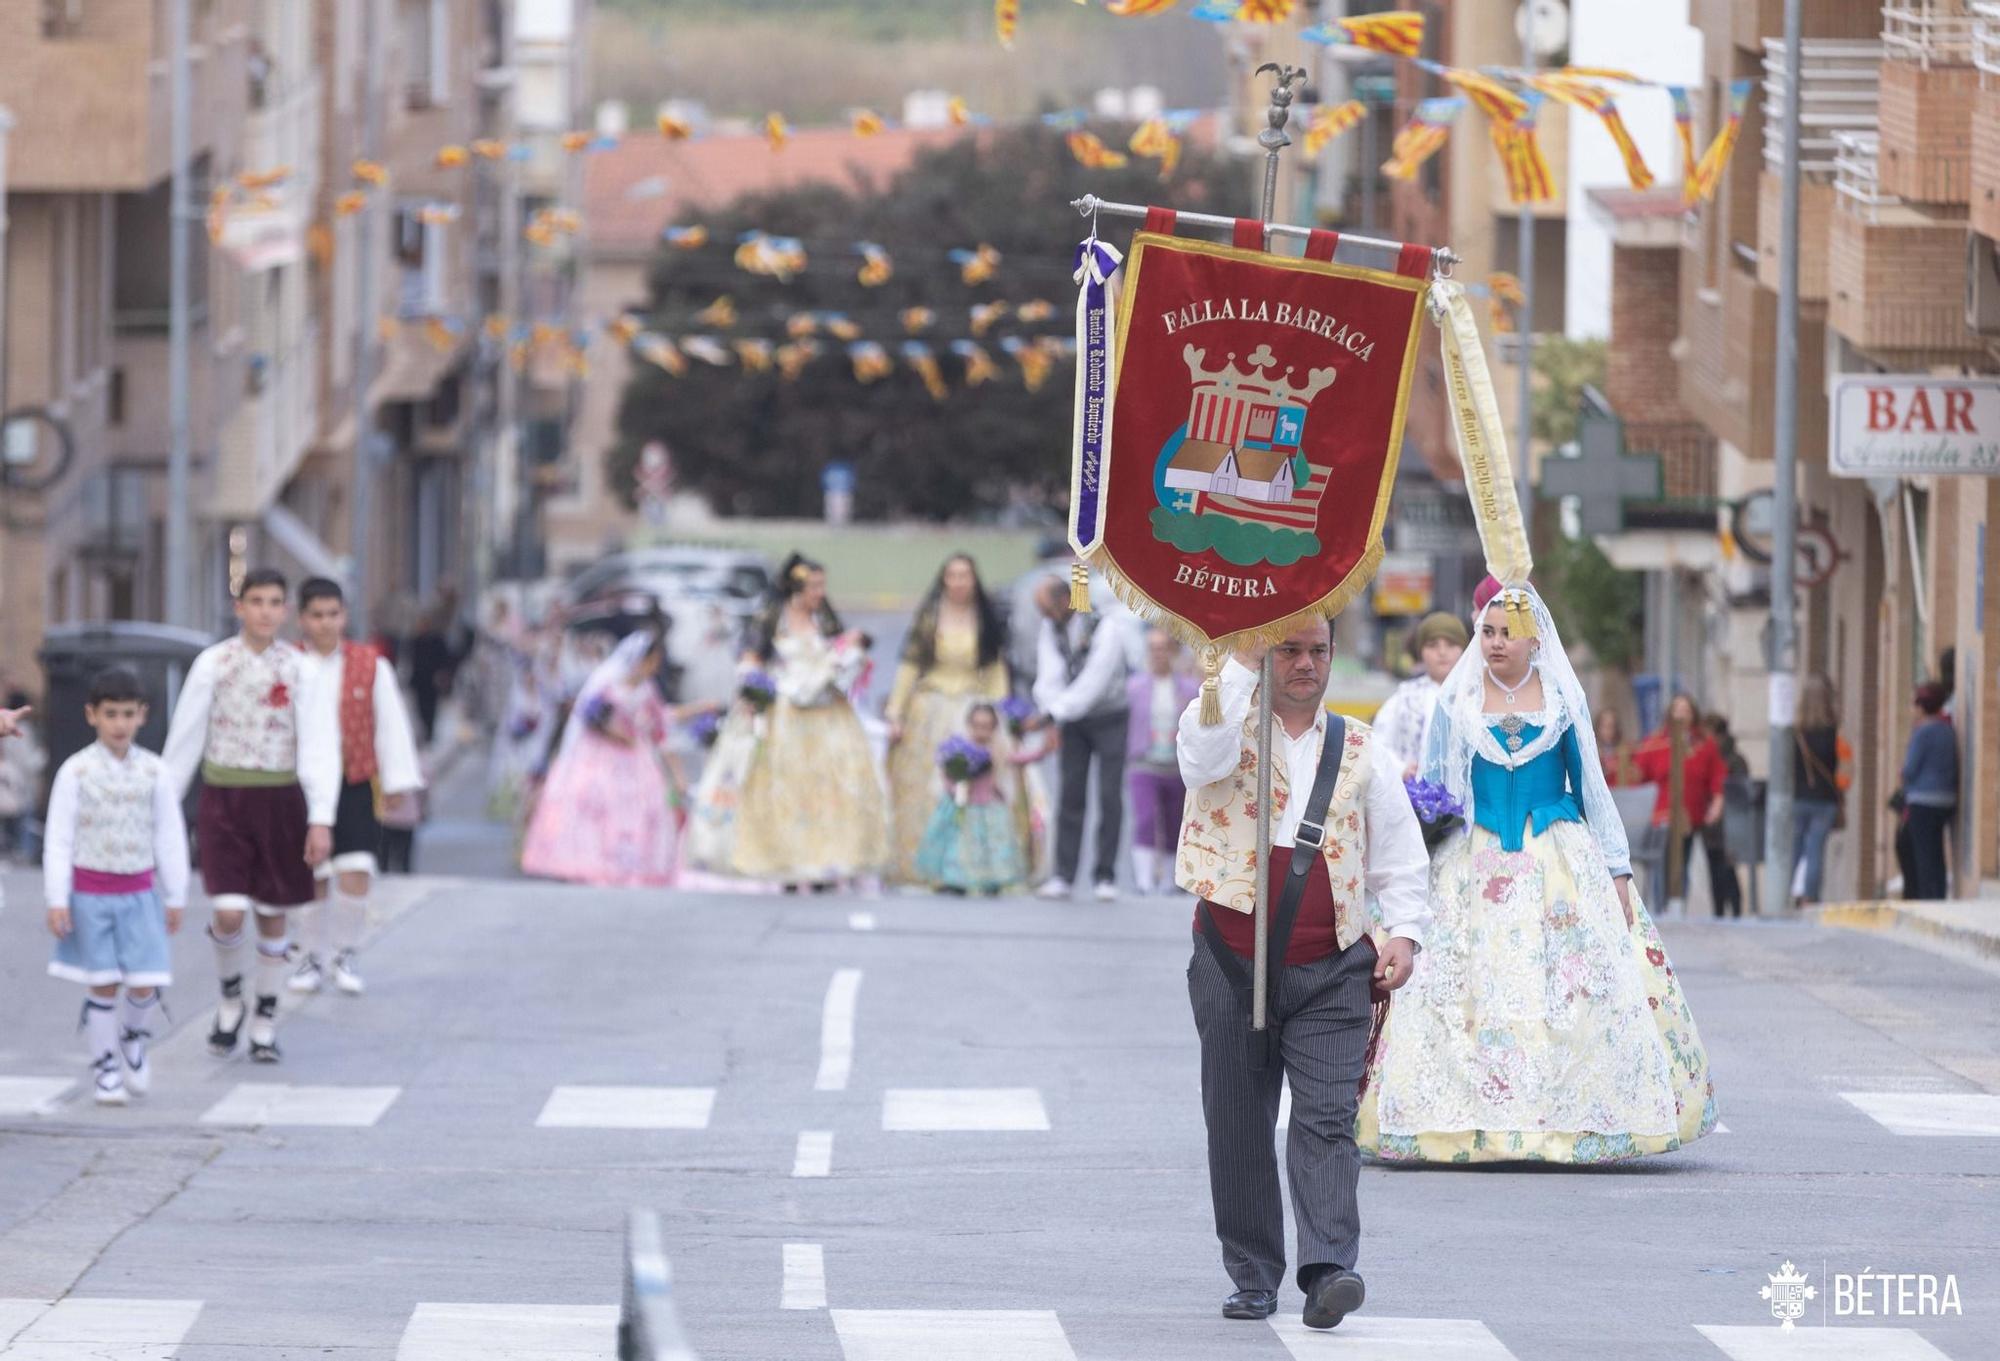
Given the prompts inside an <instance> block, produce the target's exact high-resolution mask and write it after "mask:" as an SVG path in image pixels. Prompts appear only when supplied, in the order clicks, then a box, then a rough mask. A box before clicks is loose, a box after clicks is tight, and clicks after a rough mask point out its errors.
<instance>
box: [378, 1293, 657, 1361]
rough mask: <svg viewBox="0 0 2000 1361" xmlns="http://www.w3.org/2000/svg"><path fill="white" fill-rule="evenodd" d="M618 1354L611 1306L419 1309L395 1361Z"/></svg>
mask: <svg viewBox="0 0 2000 1361" xmlns="http://www.w3.org/2000/svg"><path fill="white" fill-rule="evenodd" d="M617 1349H618V1306H617V1305H615V1304H420V1305H418V1306H417V1307H416V1310H415V1312H413V1313H412V1314H411V1315H410V1321H409V1323H408V1324H407V1325H406V1326H405V1327H404V1328H403V1340H402V1341H401V1342H399V1343H398V1344H397V1345H396V1361H600V1358H603V1357H606V1356H610V1355H612V1354H614V1353H615V1352H616V1351H617Z"/></svg>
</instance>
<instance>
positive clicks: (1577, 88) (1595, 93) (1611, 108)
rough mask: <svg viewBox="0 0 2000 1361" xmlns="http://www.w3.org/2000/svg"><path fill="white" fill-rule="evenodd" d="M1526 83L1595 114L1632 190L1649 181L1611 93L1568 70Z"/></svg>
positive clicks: (1534, 78) (1649, 172) (1642, 158)
mask: <svg viewBox="0 0 2000 1361" xmlns="http://www.w3.org/2000/svg"><path fill="white" fill-rule="evenodd" d="M1528 83H1529V84H1530V85H1532V86H1533V87H1534V88H1535V89H1537V90H1540V91H1541V92H1542V93H1543V94H1545V95H1548V96H1549V97H1550V98H1551V99H1556V100H1560V101H1561V102H1563V103H1565V104H1568V105H1570V106H1571V107H1572V108H1578V109H1582V110H1583V111H1584V112H1586V113H1594V114H1596V115H1597V118H1598V121H1599V122H1601V123H1602V124H1603V125H1604V130H1605V131H1606V132H1607V133H1609V134H1611V140H1612V142H1613V143H1614V144H1615V145H1616V146H1617V148H1618V154H1619V156H1621V157H1622V158H1623V159H1624V161H1625V178H1626V180H1627V181H1628V182H1629V183H1630V184H1631V186H1632V187H1633V188H1634V189H1644V188H1646V187H1648V186H1649V185H1651V184H1652V182H1653V172H1652V171H1651V170H1650V169H1648V168H1647V166H1646V158H1645V157H1644V156H1642V155H1641V154H1640V153H1639V147H1638V145H1637V144H1636V143H1635V142H1633V140H1632V133H1631V131H1630V130H1629V129H1628V128H1627V127H1626V126H1625V120H1624V119H1623V118H1621V117H1620V116H1619V114H1618V106H1617V105H1616V104H1615V103H1613V102H1612V99H1611V92H1610V91H1609V90H1607V89H1605V88H1604V87H1603V86H1601V85H1593V84H1591V83H1590V82H1589V81H1586V80H1582V79H1580V78H1578V77H1576V76H1575V75H1572V74H1571V73H1569V72H1549V73H1547V74H1544V75H1538V76H1532V77H1530V78H1529V80H1528Z"/></svg>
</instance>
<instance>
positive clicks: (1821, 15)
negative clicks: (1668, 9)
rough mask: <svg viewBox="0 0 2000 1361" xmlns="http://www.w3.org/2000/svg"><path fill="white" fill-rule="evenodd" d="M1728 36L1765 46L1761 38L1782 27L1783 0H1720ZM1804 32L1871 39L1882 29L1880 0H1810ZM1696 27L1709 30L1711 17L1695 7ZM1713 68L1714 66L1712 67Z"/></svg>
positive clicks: (1753, 47)
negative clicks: (1707, 17) (1724, 11)
mask: <svg viewBox="0 0 2000 1361" xmlns="http://www.w3.org/2000/svg"><path fill="white" fill-rule="evenodd" d="M1723 7H1724V9H1725V10H1726V19H1727V27H1728V30H1729V34H1730V39H1731V41H1733V42H1734V43H1735V45H1736V46H1737V47H1740V48H1743V49H1744V50H1746V51H1750V52H1761V51H1763V50H1764V40H1765V39H1766V38H1769V37H1772V36H1773V35H1776V34H1782V33H1783V32H1784V31H1785V0H1723ZM1803 8H1804V11H1805V13H1804V15H1803V19H1804V36H1805V38H1806V39H1807V40H1811V39H1814V38H1841V39H1850V40H1859V41H1873V40H1874V39H1875V38H1877V37H1878V36H1880V34H1881V32H1882V5H1881V0H1811V3H1809V4H1807V5H1805V6H1804V7H1803ZM1690 17H1691V18H1695V19H1696V20H1697V22H1696V25H1695V26H1696V27H1698V28H1700V29H1701V30H1702V31H1703V32H1708V31H1710V23H1711V22H1712V21H1713V20H1712V19H1705V18H1703V17H1702V16H1701V11H1700V10H1699V9H1697V10H1696V11H1695V13H1694V14H1693V15H1691V16H1690ZM1711 69H1713V68H1711Z"/></svg>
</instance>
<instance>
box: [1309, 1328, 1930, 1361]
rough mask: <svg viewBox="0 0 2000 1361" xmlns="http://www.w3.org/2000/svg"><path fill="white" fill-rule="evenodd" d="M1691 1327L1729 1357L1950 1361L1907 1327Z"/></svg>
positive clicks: (1746, 1360) (1735, 1360) (1748, 1360)
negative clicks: (1785, 1329)
mask: <svg viewBox="0 0 2000 1361" xmlns="http://www.w3.org/2000/svg"><path fill="white" fill-rule="evenodd" d="M1343 1326H1345V1325H1343ZM1695 1329H1696V1331H1698V1332H1699V1333H1700V1334H1701V1335H1702V1336H1703V1337H1705V1338H1707V1339H1708V1340H1709V1341H1710V1342H1713V1343H1714V1344H1715V1345H1716V1346H1718V1347H1720V1348H1721V1349H1722V1350H1723V1352H1724V1353H1726V1354H1727V1355H1728V1356H1729V1357H1730V1359H1731V1361H1951V1359H1950V1358H1949V1357H1947V1356H1946V1355H1945V1354H1944V1353H1943V1352H1941V1351H1939V1350H1938V1349H1937V1348H1936V1347H1933V1346H1932V1345H1931V1344H1930V1343H1928V1342H1926V1341H1924V1339H1923V1338H1922V1336H1920V1335H1919V1334H1918V1333H1916V1332H1914V1331H1912V1330H1911V1329H1908V1328H1849V1327H1844V1326H1843V1327H1839V1328H1794V1329H1793V1330H1792V1331H1791V1332H1789V1333H1788V1332H1785V1331H1784V1330H1783V1329H1781V1328H1779V1327H1778V1326H1777V1325H1776V1324H1765V1323H1759V1324H1754V1325H1747V1326H1746V1325H1741V1324H1736V1325H1731V1326H1728V1327H1720V1326H1715V1325H1710V1324H1705V1323H1701V1324H1696V1325H1695Z"/></svg>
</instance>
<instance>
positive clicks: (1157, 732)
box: [1125, 628, 1201, 897]
mask: <svg viewBox="0 0 2000 1361" xmlns="http://www.w3.org/2000/svg"><path fill="white" fill-rule="evenodd" d="M1181 658H1182V649H1181V645H1180V642H1179V640H1177V639H1176V638H1175V637H1174V636H1173V634H1171V633H1168V632H1167V631H1166V630H1165V629H1162V628H1154V629H1151V630H1149V631H1148V632H1147V634H1146V669H1145V670H1144V671H1142V672H1140V673H1139V674H1138V675H1135V676H1133V677H1132V679H1131V680H1130V681H1129V682H1128V683H1127V684H1126V687H1125V688H1126V702H1127V704H1128V705H1129V710H1130V713H1131V740H1130V741H1129V742H1128V743H1127V745H1126V748H1125V761H1126V770H1127V771H1128V774H1127V775H1126V780H1127V782H1128V785H1129V791H1128V792H1129V793H1130V794H1131V796H1132V882H1133V884H1134V885H1135V886H1136V887H1137V888H1138V890H1139V892H1140V893H1141V894H1143V895H1145V896H1148V897H1150V896H1152V895H1153V894H1156V893H1162V892H1172V891H1173V888H1174V847H1175V844H1176V843H1177V842H1178V841H1179V839H1180V830H1181V806H1182V805H1183V804H1184V803H1185V802H1186V801H1187V786H1186V785H1184V784H1182V783H1181V765H1180V758H1179V756H1178V755H1177V754H1176V753H1175V750H1174V748H1175V743H1176V740H1177V738H1178V736H1179V733H1180V722H1181V713H1182V712H1183V711H1184V710H1185V709H1186V708H1187V706H1188V705H1189V703H1190V702H1192V701H1193V700H1194V699H1195V698H1196V696H1197V695H1199V694H1200V693H1201V682H1200V681H1199V680H1197V679H1196V678H1195V677H1194V676H1192V675H1190V674H1189V673H1188V672H1187V671H1186V670H1185V669H1184V668H1183V667H1182V666H1181Z"/></svg>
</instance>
